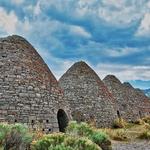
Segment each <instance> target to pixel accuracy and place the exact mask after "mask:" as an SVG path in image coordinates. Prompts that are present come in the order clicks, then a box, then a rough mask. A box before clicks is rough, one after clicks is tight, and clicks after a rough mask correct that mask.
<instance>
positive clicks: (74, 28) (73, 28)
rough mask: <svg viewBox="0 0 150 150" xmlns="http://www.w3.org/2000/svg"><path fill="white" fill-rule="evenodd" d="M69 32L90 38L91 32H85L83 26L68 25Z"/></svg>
mask: <svg viewBox="0 0 150 150" xmlns="http://www.w3.org/2000/svg"><path fill="white" fill-rule="evenodd" d="M70 32H71V33H72V34H76V35H79V36H83V37H85V38H90V37H91V34H90V33H89V32H87V31H86V30H85V29H84V28H82V27H80V26H75V25H71V26H70Z"/></svg>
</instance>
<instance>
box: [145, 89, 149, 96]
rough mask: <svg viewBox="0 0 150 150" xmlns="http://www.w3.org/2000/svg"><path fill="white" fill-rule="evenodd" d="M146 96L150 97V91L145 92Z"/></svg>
mask: <svg viewBox="0 0 150 150" xmlns="http://www.w3.org/2000/svg"><path fill="white" fill-rule="evenodd" d="M143 92H144V93H145V95H146V96H148V97H150V89H146V90H143Z"/></svg>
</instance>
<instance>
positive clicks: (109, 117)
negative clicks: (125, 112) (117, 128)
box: [59, 61, 116, 127]
mask: <svg viewBox="0 0 150 150" xmlns="http://www.w3.org/2000/svg"><path fill="white" fill-rule="evenodd" d="M59 85H60V87H61V88H62V89H63V90H64V95H65V96H66V97H67V99H68V103H69V104H70V106H71V109H72V116H73V119H75V120H78V121H93V120H94V121H95V124H96V125H97V126H98V127H100V126H105V127H106V126H110V125H111V124H112V122H113V120H114V119H115V118H116V111H115V110H114V99H113V97H112V95H111V94H110V93H109V91H108V89H107V88H106V86H105V85H104V84H103V82H102V81H101V79H100V78H99V77H98V75H97V74H96V73H95V72H94V70H93V69H91V67H90V66H88V65H87V64H86V63H85V62H83V61H80V62H77V63H75V64H74V65H73V66H71V68H70V69H69V70H68V71H67V72H66V73H65V74H64V75H63V76H62V77H61V78H60V80H59Z"/></svg>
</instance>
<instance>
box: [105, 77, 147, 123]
mask: <svg viewBox="0 0 150 150" xmlns="http://www.w3.org/2000/svg"><path fill="white" fill-rule="evenodd" d="M103 82H104V84H105V85H106V86H107V88H108V89H109V91H110V92H111V93H112V95H113V96H114V97H115V99H116V105H117V107H118V111H119V112H120V115H121V117H123V118H124V119H126V120H128V121H135V120H137V119H138V118H140V117H141V115H142V114H143V116H144V115H145V113H146V112H144V111H143V109H144V108H145V106H144V104H142V103H143V102H142V101H144V97H143V96H144V95H141V94H138V91H137V90H136V89H134V88H133V87H132V85H131V84H130V83H128V82H125V83H121V82H120V81H119V79H117V78H116V77H115V76H114V75H108V76H106V77H105V78H104V79H103ZM140 95H141V97H142V98H140ZM142 99H143V100H142ZM140 105H142V106H140Z"/></svg>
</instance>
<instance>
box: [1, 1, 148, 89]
mask: <svg viewBox="0 0 150 150" xmlns="http://www.w3.org/2000/svg"><path fill="white" fill-rule="evenodd" d="M12 34H19V35H21V36H23V37H25V38H26V39H27V40H28V41H29V42H30V43H32V45H33V46H34V47H35V48H36V49H37V50H38V52H39V53H40V54H41V56H42V57H43V59H44V60H45V62H46V63H47V64H48V66H49V67H50V69H51V70H52V72H53V73H54V75H55V76H56V77H57V79H59V77H60V76H61V75H62V74H63V73H64V72H65V71H66V70H67V69H68V68H69V67H70V66H71V65H72V64H73V63H74V62H76V61H80V60H84V61H86V62H87V63H88V64H89V65H91V67H92V68H93V69H94V70H95V71H96V72H97V73H98V75H99V76H100V78H101V79H103V78H104V77H105V76H106V75H107V74H114V75H116V76H117V77H118V78H119V79H120V80H121V81H122V82H124V81H129V82H131V83H132V85H134V86H135V87H139V88H143V89H146V88H150V0H107V1H106V0H0V36H1V37H3V36H7V35H12Z"/></svg>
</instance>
